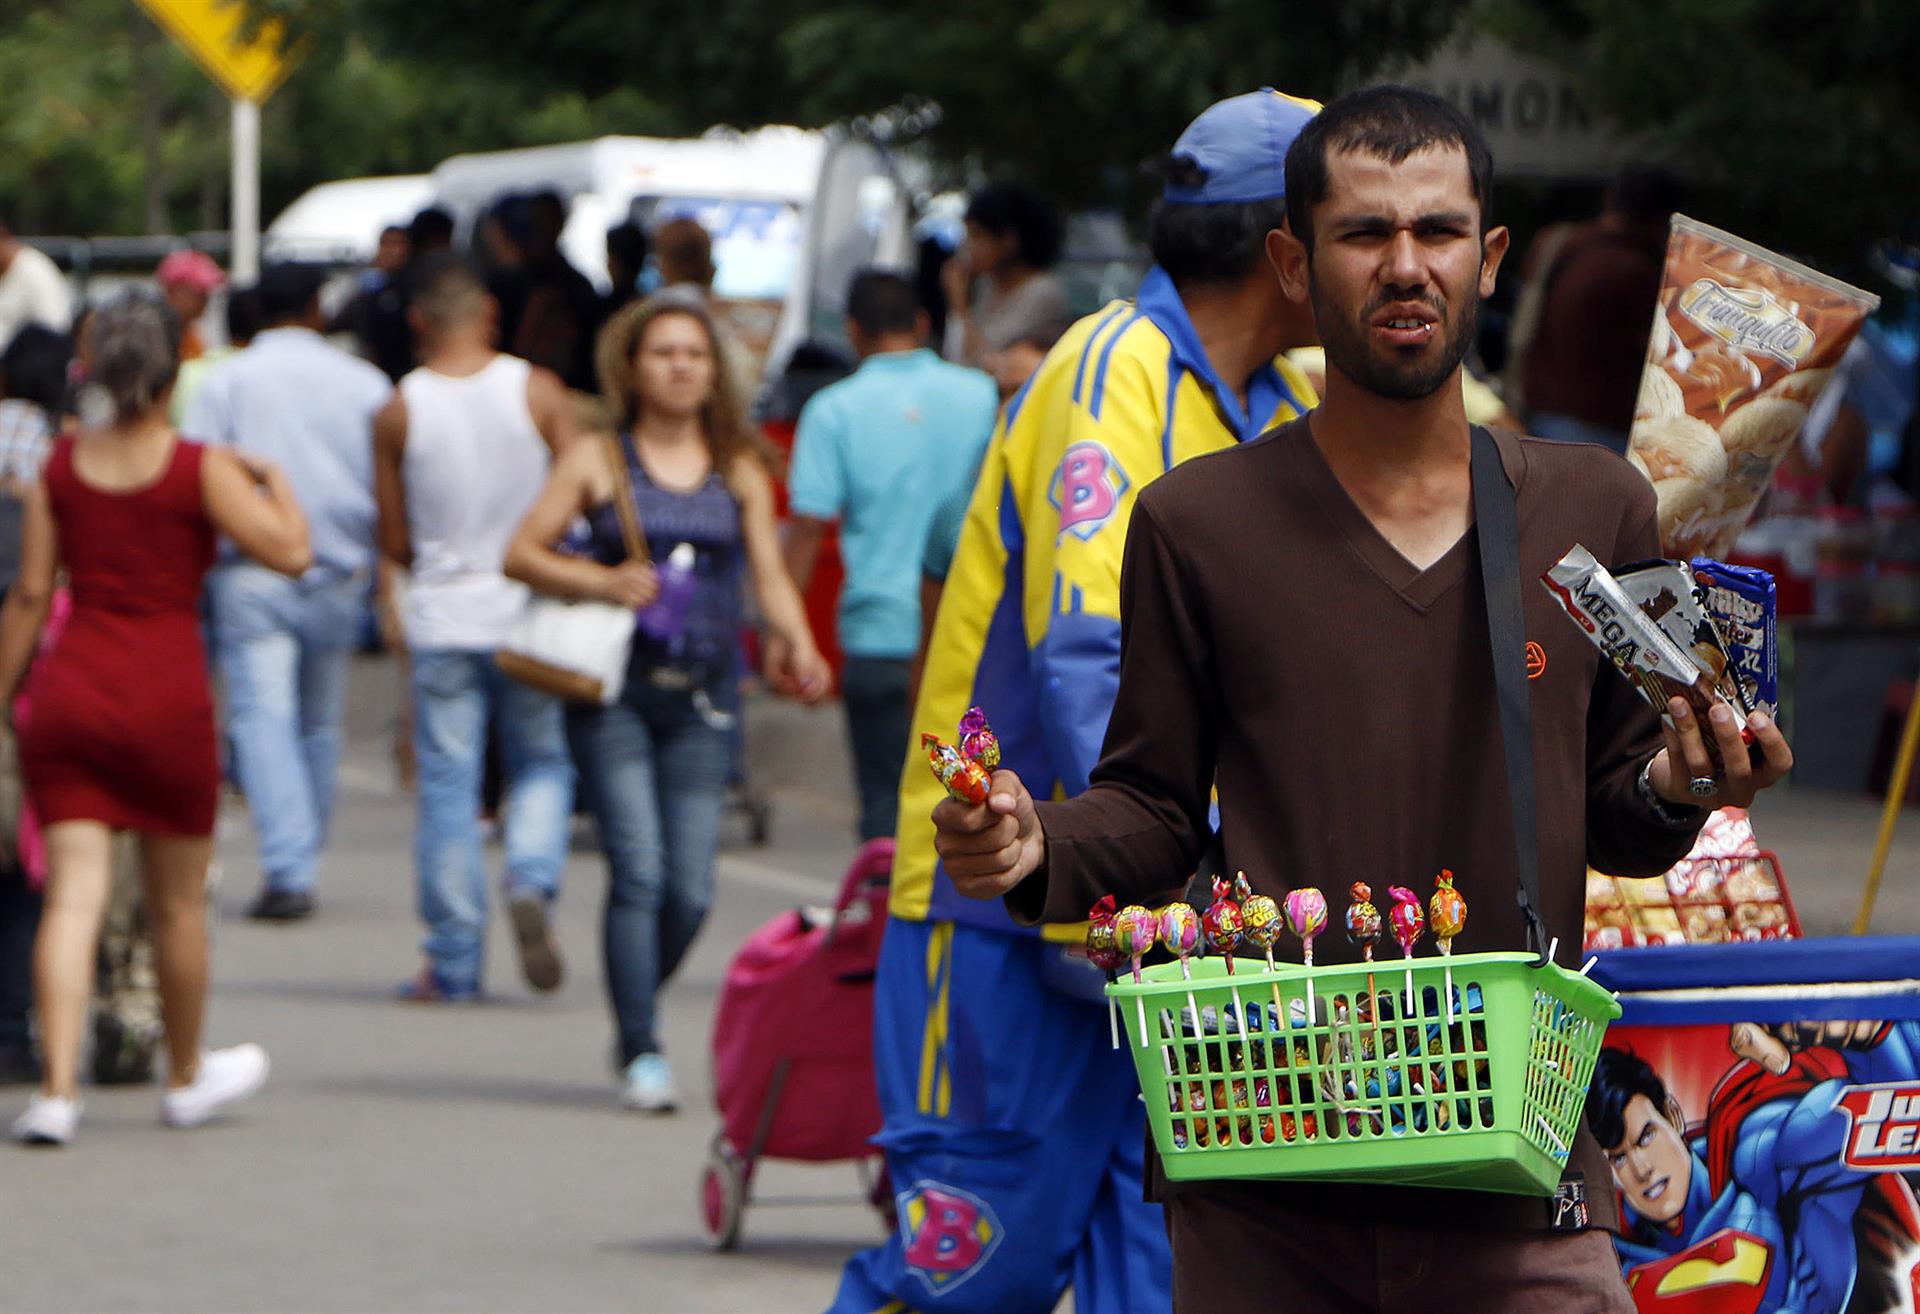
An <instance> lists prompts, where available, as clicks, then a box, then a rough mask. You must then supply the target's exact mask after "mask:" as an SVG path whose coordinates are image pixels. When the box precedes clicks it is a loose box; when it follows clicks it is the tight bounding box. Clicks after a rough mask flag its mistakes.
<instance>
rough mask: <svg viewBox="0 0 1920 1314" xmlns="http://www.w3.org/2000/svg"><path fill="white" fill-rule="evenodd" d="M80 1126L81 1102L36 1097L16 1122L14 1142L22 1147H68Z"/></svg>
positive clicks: (38, 1095)
mask: <svg viewBox="0 0 1920 1314" xmlns="http://www.w3.org/2000/svg"><path fill="white" fill-rule="evenodd" d="M79 1125H80V1101H79V1100H63V1099H59V1098H57V1097H55V1096H52V1095H41V1094H39V1093H38V1092H36V1093H35V1094H34V1097H33V1098H32V1099H31V1100H28V1101H27V1111H26V1112H25V1113H23V1114H21V1115H20V1116H19V1117H17V1118H15V1119H14V1120H13V1139H14V1140H16V1141H18V1142H20V1144H22V1145H65V1144H66V1143H67V1142H68V1141H70V1140H72V1139H73V1129H74V1128H75V1127H77V1126H79Z"/></svg>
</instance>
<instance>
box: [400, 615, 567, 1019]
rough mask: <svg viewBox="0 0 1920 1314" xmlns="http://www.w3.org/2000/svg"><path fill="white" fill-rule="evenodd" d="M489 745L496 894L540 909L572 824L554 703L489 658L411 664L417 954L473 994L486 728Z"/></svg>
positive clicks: (420, 657)
mask: <svg viewBox="0 0 1920 1314" xmlns="http://www.w3.org/2000/svg"><path fill="white" fill-rule="evenodd" d="M490 722H491V723H492V725H493V726H494V728H495V729H496V730H497V731H498V733H499V736H500V756H501V760H502V766H503V769H504V774H505V777H506V791H505V799H504V805H503V807H502V809H501V812H502V817H503V819H504V825H503V827H502V829H503V830H504V832H505V843H506V850H507V879H506V884H507V890H508V893H509V894H510V895H512V894H520V893H523V892H532V893H535V894H538V895H540V896H542V897H545V898H547V899H551V898H553V896H554V895H555V894H557V893H558V892H559V889H560V871H561V868H562V867H563V866H564V865H565V864H566V857H567V826H568V823H569V821H570V819H571V817H572V814H573V763H572V762H571V761H569V760H568V757H567V743H566V736H565V733H564V732H563V731H562V729H561V720H560V703H559V700H558V699H555V698H553V697H551V696H549V695H547V694H543V693H540V692H539V691H537V690H534V689H530V688H528V687H527V686H525V685H523V684H518V683H515V682H514V681H512V680H510V679H508V678H507V677H506V676H505V675H503V674H501V672H500V669H499V668H498V667H497V666H495V665H494V664H493V654H492V653H490V652H452V651H444V650H443V651H437V652H436V651H423V652H415V653H414V654H413V749H414V756H415V758H416V759H417V761H418V763H419V769H420V786H419V798H420V820H419V824H418V826H417V827H416V829H415V831H414V837H413V849H414V867H415V873H416V877H417V879H418V882H419V894H420V918H421V920H422V921H424V922H425V923H426V924H427V936H426V939H425V940H424V941H423V942H422V943H421V946H420V947H421V948H422V949H423V950H425V951H426V954H427V957H428V958H430V959H432V961H433V966H434V970H435V971H437V972H438V973H439V974H440V979H441V981H442V983H443V984H444V985H446V986H449V987H451V988H453V989H458V990H465V989H475V988H478V986H479V984H480V976H481V967H482V958H483V950H484V948H485V945H486V929H487V877H486V858H485V855H484V853H483V852H482V850H481V844H480V780H481V776H482V774H483V772H484V771H485V767H486V758H487V726H488V724H489V723H490Z"/></svg>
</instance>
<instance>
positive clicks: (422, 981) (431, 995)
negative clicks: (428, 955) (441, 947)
mask: <svg viewBox="0 0 1920 1314" xmlns="http://www.w3.org/2000/svg"><path fill="white" fill-rule="evenodd" d="M393 997H394V998H395V999H398V1000H399V1001H400V1002H401V1003H403V1004H471V1003H473V1002H474V1001H476V1000H477V999H479V998H480V988H479V987H478V986H460V985H455V984H454V983H453V982H451V981H449V980H447V978H446V977H444V976H441V975H440V973H439V972H437V971H435V970H434V969H433V968H431V967H422V968H421V969H420V970H419V971H417V972H415V973H414V974H413V975H412V976H410V977H408V978H407V979H406V980H404V981H402V982H401V983H400V984H399V985H397V986H395V987H394V988H393Z"/></svg>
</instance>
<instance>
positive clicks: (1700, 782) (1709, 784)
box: [1687, 776, 1720, 798]
mask: <svg viewBox="0 0 1920 1314" xmlns="http://www.w3.org/2000/svg"><path fill="white" fill-rule="evenodd" d="M1687 792H1688V793H1689V794H1692V795H1693V796H1694V797H1695V798H1712V797H1713V796H1714V795H1715V794H1718V793H1719V792H1720V782H1719V781H1717V780H1715V779H1714V778H1713V777H1712V776H1695V777H1694V778H1693V779H1692V780H1689V781H1688V782H1687Z"/></svg>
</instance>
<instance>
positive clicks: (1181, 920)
mask: <svg viewBox="0 0 1920 1314" xmlns="http://www.w3.org/2000/svg"><path fill="white" fill-rule="evenodd" d="M1160 943H1161V944H1163V945H1165V946H1166V947H1167V952H1168V953H1170V954H1172V955H1173V956H1174V957H1176V958H1178V959H1179V960H1180V975H1181V976H1182V977H1184V978H1186V980H1187V981H1188V982H1189V983H1191V982H1192V980H1193V969H1192V968H1191V967H1189V966H1187V955H1189V954H1191V953H1192V952H1193V951H1194V950H1196V949H1198V948H1199V947H1200V914H1199V913H1197V912H1195V911H1194V910H1193V905H1192V904H1190V903H1170V904H1168V905H1167V906H1166V907H1164V908H1162V909H1161V910H1160ZM1187 1012H1188V1013H1190V1014H1191V1015H1192V1017H1193V1034H1194V1035H1196V1036H1198V1035H1202V1034H1204V1033H1203V1031H1202V1028H1201V1026H1200V1005H1199V1004H1198V1003H1197V1002H1195V1000H1194V997H1193V987H1192V985H1191V984H1189V985H1188V987H1187Z"/></svg>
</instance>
